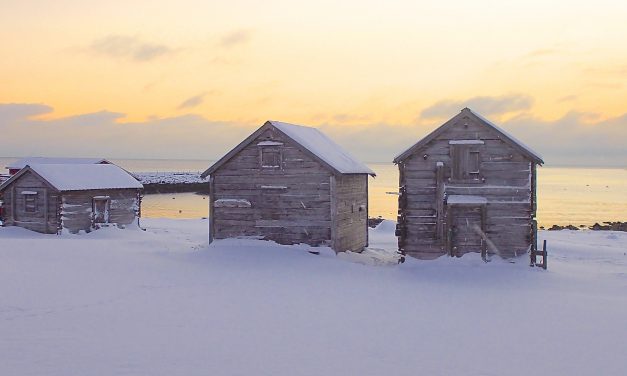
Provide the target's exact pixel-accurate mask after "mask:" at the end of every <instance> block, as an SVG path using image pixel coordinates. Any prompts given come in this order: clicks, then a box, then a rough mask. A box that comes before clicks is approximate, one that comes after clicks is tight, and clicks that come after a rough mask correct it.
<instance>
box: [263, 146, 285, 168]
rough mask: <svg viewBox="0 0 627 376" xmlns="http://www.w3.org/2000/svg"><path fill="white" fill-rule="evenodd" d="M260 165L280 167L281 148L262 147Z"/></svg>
mask: <svg viewBox="0 0 627 376" xmlns="http://www.w3.org/2000/svg"><path fill="white" fill-rule="evenodd" d="M261 167H263V168H281V150H279V149H276V148H262V149H261Z"/></svg>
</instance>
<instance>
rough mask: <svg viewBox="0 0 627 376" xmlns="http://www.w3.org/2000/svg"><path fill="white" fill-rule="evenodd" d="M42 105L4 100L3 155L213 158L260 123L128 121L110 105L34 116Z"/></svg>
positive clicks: (194, 118)
mask: <svg viewBox="0 0 627 376" xmlns="http://www.w3.org/2000/svg"><path fill="white" fill-rule="evenodd" d="M37 106H41V105H28V104H23V105H17V104H0V132H1V134H3V136H4V137H0V150H1V151H2V154H3V155H13V156H26V155H47V156H70V157H72V156H77V157H78V156H103V157H106V158H177V159H203V158H206V159H207V160H208V161H209V160H215V159H217V158H219V157H221V156H222V155H223V154H225V153H226V152H227V151H228V150H229V149H230V148H232V147H234V146H235V145H237V144H238V143H239V142H240V141H241V140H242V139H243V138H245V137H246V136H247V135H248V134H250V133H251V132H252V131H253V130H254V128H255V127H257V126H259V124H254V125H248V124H239V123H233V122H222V121H211V120H207V119H206V118H204V117H202V116H199V115H192V114H187V115H182V116H175V117H167V118H155V117H152V118H150V119H147V120H146V121H140V122H126V123H125V122H122V121H123V119H124V118H125V117H126V115H125V114H123V113H118V112H111V111H98V112H93V113H86V114H79V115H75V116H67V117H62V118H56V119H36V118H32V116H33V115H34V114H40V113H41V112H42V111H43V108H39V107H37ZM45 108H47V109H48V111H47V112H48V113H50V112H51V111H52V108H50V107H48V106H45ZM16 140H28V142H16Z"/></svg>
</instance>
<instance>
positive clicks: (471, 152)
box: [451, 144, 482, 182]
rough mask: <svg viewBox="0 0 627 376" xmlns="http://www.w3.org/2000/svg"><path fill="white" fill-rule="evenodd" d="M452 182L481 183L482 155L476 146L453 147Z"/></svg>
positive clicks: (457, 145) (454, 145)
mask: <svg viewBox="0 0 627 376" xmlns="http://www.w3.org/2000/svg"><path fill="white" fill-rule="evenodd" d="M451 163H452V167H451V180H452V181H457V182H481V181H482V179H481V153H480V152H479V150H478V148H477V146H476V145H469V144H453V145H451Z"/></svg>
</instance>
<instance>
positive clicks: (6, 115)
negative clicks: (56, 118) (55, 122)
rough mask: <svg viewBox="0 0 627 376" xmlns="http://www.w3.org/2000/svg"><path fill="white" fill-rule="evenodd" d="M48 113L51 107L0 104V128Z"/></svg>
mask: <svg viewBox="0 0 627 376" xmlns="http://www.w3.org/2000/svg"><path fill="white" fill-rule="evenodd" d="M50 112H52V107H50V106H47V105H45V104H40V103H4V104H3V103H0V127H2V126H3V125H7V124H10V123H13V122H22V121H25V120H28V119H30V118H33V117H36V116H39V115H43V114H47V113H50Z"/></svg>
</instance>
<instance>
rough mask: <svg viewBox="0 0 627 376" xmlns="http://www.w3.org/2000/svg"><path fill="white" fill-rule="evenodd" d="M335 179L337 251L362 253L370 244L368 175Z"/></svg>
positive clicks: (335, 245)
mask: <svg viewBox="0 0 627 376" xmlns="http://www.w3.org/2000/svg"><path fill="white" fill-rule="evenodd" d="M332 179H335V195H336V196H335V197H336V198H335V200H336V202H337V205H336V209H335V210H336V211H335V212H334V215H335V216H336V220H335V221H334V222H335V225H336V226H337V227H336V228H337V230H336V233H335V241H334V246H333V248H334V249H335V250H336V251H339V252H341V251H353V252H360V251H362V250H363V249H364V247H366V245H367V243H368V175H365V174H360V175H341V176H337V177H332Z"/></svg>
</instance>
